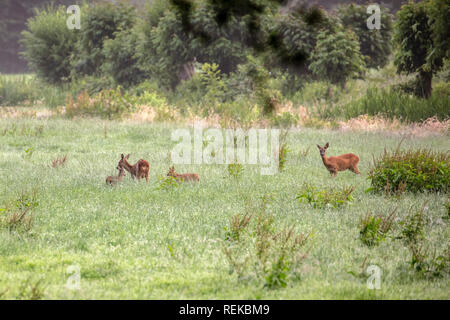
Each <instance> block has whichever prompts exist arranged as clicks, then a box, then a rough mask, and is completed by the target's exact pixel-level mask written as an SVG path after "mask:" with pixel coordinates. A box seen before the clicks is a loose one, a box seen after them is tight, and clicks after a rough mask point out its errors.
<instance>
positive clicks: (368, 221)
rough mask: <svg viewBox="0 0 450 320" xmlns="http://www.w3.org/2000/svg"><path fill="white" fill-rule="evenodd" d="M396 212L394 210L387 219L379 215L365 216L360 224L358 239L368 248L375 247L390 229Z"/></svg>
mask: <svg viewBox="0 0 450 320" xmlns="http://www.w3.org/2000/svg"><path fill="white" fill-rule="evenodd" d="M396 211H397V210H396V209H395V210H394V211H392V212H391V213H390V214H389V215H388V216H387V217H384V216H383V215H381V214H378V215H373V214H371V213H368V214H366V216H365V217H364V218H363V219H361V222H360V231H359V237H360V239H361V241H362V242H363V243H364V244H365V245H367V246H369V247H371V246H376V245H378V244H379V243H380V242H381V241H384V240H385V239H386V236H387V234H388V233H389V231H390V230H391V228H392V224H393V221H394V217H395V214H396Z"/></svg>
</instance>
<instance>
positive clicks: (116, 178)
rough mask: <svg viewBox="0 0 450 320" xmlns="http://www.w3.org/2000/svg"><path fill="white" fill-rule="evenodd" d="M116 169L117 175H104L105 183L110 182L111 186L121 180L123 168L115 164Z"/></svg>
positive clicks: (123, 172)
mask: <svg viewBox="0 0 450 320" xmlns="http://www.w3.org/2000/svg"><path fill="white" fill-rule="evenodd" d="M117 170H119V174H118V175H117V176H109V177H106V184H110V185H112V186H113V185H115V184H117V183H119V182H120V181H122V178H123V177H124V176H125V169H124V168H120V167H119V166H117Z"/></svg>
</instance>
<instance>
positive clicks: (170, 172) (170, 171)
mask: <svg viewBox="0 0 450 320" xmlns="http://www.w3.org/2000/svg"><path fill="white" fill-rule="evenodd" d="M175 175H176V172H175V167H174V166H171V167H170V168H169V172H168V173H167V176H171V177H175Z"/></svg>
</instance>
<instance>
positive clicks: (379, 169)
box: [369, 149, 450, 193]
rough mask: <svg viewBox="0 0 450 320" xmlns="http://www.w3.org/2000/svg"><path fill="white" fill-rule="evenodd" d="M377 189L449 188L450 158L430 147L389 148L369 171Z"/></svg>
mask: <svg viewBox="0 0 450 320" xmlns="http://www.w3.org/2000/svg"><path fill="white" fill-rule="evenodd" d="M369 178H370V179H371V185H372V189H373V190H374V191H377V192H386V193H399V192H403V191H410V192H414V193H415V192H423V191H431V192H447V191H448V190H449V188H450V159H449V156H448V154H446V153H435V152H432V151H430V150H425V149H423V150H407V151H402V150H396V151H394V152H388V151H385V152H384V154H383V155H382V156H381V157H380V159H377V160H375V161H374V165H373V168H372V169H371V171H370V173H369Z"/></svg>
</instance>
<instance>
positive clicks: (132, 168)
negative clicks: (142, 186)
mask: <svg viewBox="0 0 450 320" xmlns="http://www.w3.org/2000/svg"><path fill="white" fill-rule="evenodd" d="M129 158H130V155H129V154H128V155H127V156H126V157H125V156H124V155H123V153H122V154H121V159H120V160H119V163H118V165H117V168H124V169H125V170H127V171H128V172H129V173H130V174H131V178H133V179H134V178H135V177H137V179H138V181H139V180H140V179H141V178H145V180H146V181H147V182H148V171H149V170H150V165H149V164H148V162H147V161H145V160H144V159H141V160H139V161H138V162H136V163H135V164H134V165H131V164H129V163H128V159H129Z"/></svg>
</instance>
